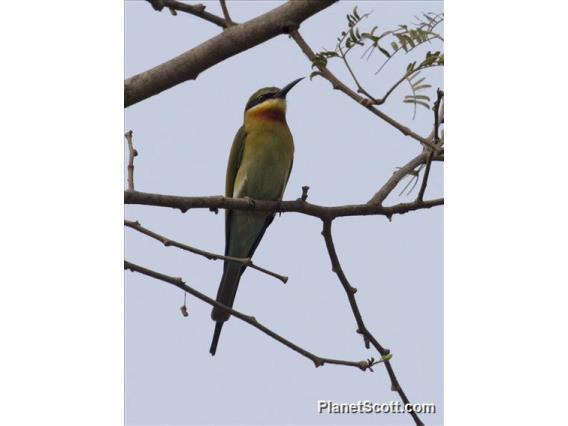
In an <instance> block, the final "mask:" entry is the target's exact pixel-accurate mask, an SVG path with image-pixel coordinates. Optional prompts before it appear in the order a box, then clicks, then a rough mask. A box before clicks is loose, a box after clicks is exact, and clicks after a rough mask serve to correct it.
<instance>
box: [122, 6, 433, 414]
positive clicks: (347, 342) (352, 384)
mask: <svg viewBox="0 0 568 426" xmlns="http://www.w3.org/2000/svg"><path fill="white" fill-rule="evenodd" d="M202 3H204V4H205V5H206V6H207V10H209V11H210V12H212V13H216V14H221V11H220V7H219V4H218V2H216V1H215V2H213V1H205V2H202ZM281 3H282V2H279V1H271V2H269V1H257V2H247V1H239V2H229V8H230V12H231V15H232V17H233V19H234V20H236V21H241V22H242V21H245V20H248V19H250V18H252V17H255V16H258V15H259V14H261V13H264V12H266V11H268V10H270V9H273V8H274V7H276V6H278V5H279V4H281ZM354 5H358V6H359V11H360V12H370V11H372V14H371V15H370V17H369V19H368V21H369V27H372V26H374V25H378V26H379V31H381V30H383V29H384V30H386V29H393V28H395V27H396V26H397V25H399V24H404V23H410V22H412V21H413V16H414V15H417V14H420V12H423V11H432V12H441V11H442V7H443V5H442V2H428V1H404V2H389V1H379V2H373V1H360V2H348V1H345V2H340V3H338V4H335V5H334V6H332V7H330V8H328V9H326V10H324V11H323V12H321V13H319V14H317V15H315V16H313V17H312V18H310V19H308V20H307V21H306V22H304V24H303V25H302V27H301V29H300V32H301V34H302V35H303V37H304V38H305V39H306V41H307V42H308V43H309V44H310V45H311V46H312V48H313V49H314V50H316V51H318V50H321V49H323V48H328V49H332V48H333V47H334V41H335V39H336V37H337V35H338V34H339V32H340V31H341V29H343V28H344V26H345V15H346V14H347V13H348V12H350V11H351V10H352V9H353V6H354ZM125 8H126V9H125V15H126V25H125V26H126V35H125V75H126V76H127V77H128V76H131V75H133V74H136V73H139V72H142V71H144V70H146V69H148V68H150V67H152V66H155V65H157V64H160V63H162V62H164V61H166V60H168V59H171V58H172V57H174V56H176V55H178V54H180V53H182V52H184V51H187V50H189V49H190V48H191V47H193V46H195V45H197V44H199V43H201V42H203V41H205V40H207V39H209V38H210V37H212V36H215V35H217V34H218V33H219V30H220V29H219V27H217V26H215V25H213V24H210V23H208V22H205V21H202V20H200V19H198V18H196V17H193V16H190V15H187V14H184V13H178V16H172V15H171V14H170V13H169V12H167V11H163V12H161V13H158V12H156V11H154V10H153V9H152V8H151V7H150V6H149V4H148V3H147V2H145V1H126V2H125ZM428 49H431V50H435V49H434V47H429V48H427V49H426V50H428ZM354 58H356V57H354ZM382 60H383V59H382V57H381V56H379V54H377V53H375V54H374V56H372V57H371V59H370V60H369V61H365V60H359V59H358V58H356V59H354V60H353V62H352V64H353V66H354V68H355V70H356V73H357V75H358V77H360V79H361V81H362V83H363V84H364V86H365V87H366V88H367V89H368V90H369V91H371V92H372V93H374V94H376V95H377V97H378V96H380V95H382V93H384V91H385V90H386V89H388V88H389V87H390V86H389V85H390V84H392V82H394V81H396V79H398V78H399V77H400V75H401V72H402V71H403V70H404V67H405V66H406V63H407V62H408V60H406V59H405V58H403V59H402V61H401V62H396V61H393V63H392V64H391V65H390V66H389V67H387V68H386V69H385V71H383V72H381V74H379V75H378V76H376V75H374V71H375V70H376V69H377V68H378V66H379V65H380V64H381V63H382ZM405 61H406V62H405ZM330 68H331V69H332V70H333V71H334V72H335V73H336V75H337V76H338V77H339V78H341V79H342V80H343V81H345V82H349V83H350V84H351V82H350V80H349V75H348V73H347V72H346V71H345V69H344V68H342V67H341V66H340V64H339V63H333V62H332V63H330ZM310 71H311V70H310V64H309V62H308V61H307V59H306V57H305V56H304V55H303V53H302V52H301V51H300V49H299V48H298V47H297V45H296V44H295V43H294V42H293V41H291V40H290V39H289V38H288V37H287V36H284V35H282V36H279V37H277V38H274V39H272V40H270V41H268V42H266V43H264V44H262V45H259V46H256V47H254V48H252V49H250V50H248V51H246V52H243V53H241V54H239V55H237V56H235V57H232V58H230V59H228V60H226V61H223V62H222V63H220V64H218V65H216V66H214V67H213V68H210V69H208V70H206V71H205V72H203V73H202V74H201V75H200V76H199V77H198V79H197V80H195V81H190V82H186V83H183V84H181V85H178V86H176V87H174V88H172V89H170V90H168V91H166V92H163V93H161V94H159V95H157V96H154V97H152V98H149V99H147V100H145V101H143V102H141V103H138V104H136V105H133V106H131V107H129V108H127V109H126V110H125V111H126V112H125V129H126V130H129V129H131V130H133V132H134V144H135V147H136V149H137V150H138V152H139V156H138V157H136V162H135V184H136V189H137V190H139V191H144V192H154V193H164V194H176V195H218V194H222V193H223V192H224V181H225V169H226V162H227V158H228V153H229V149H230V145H231V143H232V140H233V137H234V134H235V133H236V131H237V129H238V128H239V127H240V125H241V124H242V114H243V108H244V105H245V103H246V100H247V99H248V97H249V96H250V95H251V94H252V93H253V92H254V91H255V90H256V89H258V88H260V87H263V86H273V85H276V86H283V85H285V84H286V83H288V82H290V81H291V80H293V79H295V78H298V77H301V76H307V75H309V73H310ZM425 75H427V77H428V79H429V82H430V84H432V86H433V88H432V89H431V92H430V95H431V96H432V95H433V93H434V91H435V89H436V88H437V87H441V86H442V78H441V70H440V69H436V70H432V71H430V72H428V73H427V74H426V73H425ZM407 94H408V89H407V88H405V87H404V86H403V87H401V88H400V89H399V90H397V91H396V92H395V93H394V94H393V96H392V98H391V100H390V101H389V102H388V103H387V104H386V105H385V106H384V108H383V110H384V111H385V112H387V113H389V114H391V115H392V116H393V117H394V118H396V119H398V120H399V121H401V122H403V123H404V124H405V125H407V126H409V127H411V128H412V129H413V130H415V131H416V132H417V133H420V134H422V135H428V134H429V133H430V131H431V127H432V113H431V112H429V111H427V110H426V109H423V108H421V109H419V110H418V113H417V116H416V119H414V120H413V119H412V108H411V107H410V106H409V105H407V104H404V103H402V98H403V97H404V95H407ZM287 120H288V124H289V126H290V128H291V131H292V133H293V135H294V141H295V159H294V168H293V170H292V173H291V176H290V180H289V182H288V186H287V189H286V192H285V195H284V199H295V198H297V197H299V196H300V194H301V187H302V186H303V185H308V186H310V192H309V200H310V201H311V202H313V203H317V204H323V205H339V204H348V203H363V202H366V201H367V200H368V199H369V198H371V196H372V195H373V194H374V193H375V192H376V191H377V190H378V189H379V188H380V186H381V185H382V184H383V183H384V182H385V181H386V180H387V179H388V178H389V177H390V175H391V174H392V173H393V172H394V171H395V170H396V167H397V166H402V165H404V164H405V163H406V162H407V161H408V160H410V159H411V158H413V157H414V156H416V155H417V154H418V153H419V152H420V151H421V147H420V146H419V144H418V143H417V142H416V141H414V140H413V139H410V138H407V137H405V136H403V135H402V134H400V132H398V131H397V130H396V129H394V128H392V127H390V126H389V125H388V124H386V123H384V122H382V121H381V120H380V119H378V118H377V117H375V116H374V115H372V114H369V113H368V112H367V111H366V110H364V109H363V108H361V107H360V106H359V105H357V104H356V103H355V102H353V101H352V100H351V99H349V98H348V97H347V96H345V95H344V94H342V93H340V92H338V91H334V90H332V88H331V86H330V84H329V83H328V82H327V81H325V80H323V79H321V78H318V77H316V78H314V79H313V80H312V81H310V80H309V79H306V80H304V81H302V82H301V83H300V84H298V85H297V86H296V87H295V88H294V89H293V90H292V91H291V92H290V94H289V96H288V113H287ZM125 153H126V151H125ZM125 165H126V159H125ZM125 170H126V168H125ZM405 183H406V182H405ZM125 185H126V182H125ZM403 185H404V184H403ZM400 189H401V188H399V189H397V190H395V191H393V194H392V195H391V196H390V197H389V198H388V199H387V204H391V203H392V204H394V203H398V202H401V201H408V200H409V199H410V198H412V197H415V196H416V191H417V189H416V190H415V192H414V193H412V194H411V195H410V198H408V199H407V198H406V197H404V196H399V195H398V193H399V192H400ZM442 190H443V174H442V169H441V165H439V164H436V165H434V166H433V170H432V173H431V177H430V181H429V185H428V189H427V191H426V198H436V197H439V196H441V195H442ZM125 217H126V218H128V219H130V220H138V221H140V222H141V224H142V225H144V226H146V227H148V228H150V229H152V230H154V231H155V232H158V233H161V234H163V235H166V236H168V237H171V238H174V239H176V240H177V241H180V242H183V243H186V244H190V245H193V246H196V247H199V248H202V249H205V250H209V251H214V252H217V253H222V252H223V251H224V215H223V214H222V213H221V214H218V215H215V214H213V213H211V212H209V211H208V210H193V211H189V212H187V213H185V214H182V213H181V212H179V211H176V210H173V209H164V208H158V207H147V206H130V205H127V206H126V207H125ZM320 232H321V223H320V221H319V220H318V219H315V218H311V217H308V216H304V215H300V214H296V213H285V214H282V215H281V216H277V217H276V218H275V220H274V222H273V223H272V225H271V226H270V228H269V229H268V231H267V232H266V234H265V236H264V239H263V240H262V242H261V244H260V246H259V248H258V250H257V252H256V253H255V256H254V261H255V263H257V264H258V265H260V266H263V267H266V268H269V269H271V270H274V271H276V272H278V273H281V274H283V275H287V276H289V278H290V279H289V281H288V283H287V284H286V285H283V284H282V283H281V282H279V281H278V280H275V279H274V278H272V277H269V276H267V275H264V274H262V273H260V272H258V271H255V270H248V271H246V272H245V274H244V275H243V278H242V280H241V283H240V286H239V292H238V295H237V298H236V302H235V306H234V307H235V308H236V309H237V310H239V311H241V312H244V313H247V314H251V315H254V316H255V317H256V318H257V319H258V320H259V321H260V322H262V323H263V324H265V325H266V326H268V327H270V328H271V329H273V330H274V331H276V332H278V333H279V334H281V335H282V336H284V337H286V338H288V339H289V340H291V341H293V342H295V343H297V344H299V345H300V346H302V347H305V348H306V349H307V350H309V351H311V352H313V353H316V354H318V355H321V356H325V357H331V358H341V359H349V360H361V359H365V358H368V357H371V356H374V357H377V354H376V352H374V351H373V350H367V349H365V348H364V346H363V345H362V339H361V338H360V336H359V335H357V334H356V333H355V328H356V325H355V322H354V319H353V316H352V313H351V310H350V308H349V304H348V301H347V298H346V297H345V294H344V291H343V288H342V286H341V284H340V283H339V281H338V280H337V277H336V276H335V275H334V274H333V272H332V271H331V265H330V261H329V258H328V256H327V252H326V250H325V245H324V241H323V238H322V237H321V234H320ZM334 238H335V243H336V249H337V251H338V253H339V256H340V259H341V262H342V265H343V268H344V271H345V273H346V274H347V276H348V278H349V279H350V281H351V283H352V284H353V285H354V286H355V287H357V289H358V292H357V298H358V302H359V306H360V309H361V311H362V314H363V317H364V320H365V322H366V324H367V327H368V328H369V330H371V332H372V333H373V334H374V335H375V337H377V339H378V340H379V341H380V342H381V343H382V344H383V345H384V346H386V347H388V348H389V349H390V350H391V351H392V353H393V359H392V365H393V368H394V369H395V371H396V373H397V376H398V379H399V381H400V383H401V384H402V386H403V388H404V390H405V392H406V394H407V395H408V397H409V398H410V400H411V401H412V402H416V403H419V402H423V403H434V404H436V408H437V413H436V414H435V415H422V416H421V417H422V419H423V421H425V423H426V424H441V423H442V420H443V208H441V207H437V208H434V209H429V210H423V211H419V212H414V213H410V214H406V215H402V216H395V217H393V220H392V221H391V222H389V221H388V220H387V219H385V218H384V217H382V216H373V217H356V218H344V219H338V220H336V221H335V222H334ZM125 251H126V253H125V257H126V259H127V260H129V261H131V262H134V263H138V264H140V265H143V266H145V267H148V268H151V269H154V270H156V271H159V272H162V273H165V274H168V275H173V276H181V277H183V278H184V280H185V281H186V282H187V283H188V284H189V285H191V286H193V287H195V288H196V289H198V290H200V291H202V292H203V293H206V294H208V295H210V296H214V295H215V294H216V291H217V286H218V284H219V280H220V277H221V273H222V267H223V266H222V263H221V262H219V261H209V260H207V259H205V258H203V257H199V256H196V255H193V254H190V253H187V252H184V251H181V250H178V249H176V248H173V247H168V248H166V247H164V246H162V245H161V244H160V243H158V242H157V241H155V240H152V239H150V238H148V237H146V236H143V235H141V234H138V233H136V232H135V231H133V230H131V229H126V230H125ZM183 299H184V297H183V293H182V291H181V290H179V289H177V288H175V287H172V286H170V285H167V284H165V283H162V282H159V281H156V280H153V279H152V278H148V277H145V276H142V275H140V274H134V273H131V272H126V273H125V412H126V424H128V425H166V424H170V425H199V424H203V425H215V424H258V425H276V424H293V425H296V424H298V425H299V424H309V425H311V424H314V425H316V424H317V425H324V424H334V425H335V424H337V425H346V424H352V425H370V424H380V425H387V424H388V425H390V424H395V425H405V424H412V419H411V417H410V416H409V415H408V414H390V415H387V414H350V415H347V414H318V413H317V402H318V400H331V401H334V402H357V401H359V400H363V401H364V400H370V401H373V402H379V403H384V402H386V403H389V402H390V401H397V400H398V394H396V393H394V392H391V391H390V382H389V379H388V376H387V374H386V371H385V369H384V368H383V367H382V366H381V365H378V366H376V368H375V371H374V372H373V373H370V372H364V373H363V372H361V371H359V370H356V369H353V368H349V367H343V366H332V365H326V366H324V367H322V368H317V369H316V368H314V366H313V364H312V362H311V361H309V360H307V359H305V358H303V357H301V356H299V355H298V354H297V353H295V352H293V351H291V350H290V349H288V348H286V347H284V346H282V345H281V344H279V343H278V342H276V341H274V340H272V339H270V338H269V337H268V336H266V335H264V334H262V333H261V332H259V331H258V330H256V329H254V328H252V327H250V326H249V325H248V324H245V323H243V322H241V321H239V320H238V319H235V318H233V319H231V320H230V321H229V322H228V323H227V324H226V325H225V327H224V330H223V334H222V336H221V339H220V343H219V347H218V351H217V355H216V356H215V357H211V355H210V354H209V351H208V350H209V344H210V342H211V336H212V333H213V327H214V323H213V322H212V321H211V319H210V311H211V307H210V306H209V305H206V304H204V303H203V302H201V301H199V300H197V299H194V298H192V297H191V296H188V298H187V305H188V309H189V316H188V317H183V316H182V315H181V313H180V310H179V307H180V306H181V305H182V304H183Z"/></svg>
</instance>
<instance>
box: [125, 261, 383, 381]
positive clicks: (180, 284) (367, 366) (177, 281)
mask: <svg viewBox="0 0 568 426" xmlns="http://www.w3.org/2000/svg"><path fill="white" fill-rule="evenodd" d="M124 269H129V270H131V271H132V272H139V273H141V274H144V275H147V276H149V277H152V278H155V279H157V280H160V281H163V282H166V283H169V284H172V285H174V286H176V287H177V288H180V289H181V290H183V291H185V292H186V293H189V294H191V295H192V296H194V297H196V298H198V299H200V300H202V301H204V302H205V303H208V304H209V305H211V306H215V307H217V308H220V309H222V310H223V311H226V312H228V313H230V314H231V315H232V316H234V317H236V318H238V319H240V320H241V321H244V322H246V323H247V324H250V325H252V326H253V327H254V328H256V329H258V330H260V331H262V332H263V333H265V334H267V335H268V336H270V337H272V338H273V339H274V340H276V341H278V342H280V343H282V344H283V345H285V346H287V347H289V348H290V349H292V350H293V351H296V352H298V353H299V354H300V355H302V356H304V357H306V358H308V359H310V360H311V361H312V362H313V363H314V365H315V366H316V368H317V367H321V366H322V365H325V364H335V365H345V366H348V367H357V368H358V369H360V370H362V371H366V370H370V371H373V370H372V367H373V366H374V365H376V364H378V363H381V362H386V361H385V360H383V359H380V360H378V361H375V359H374V358H370V359H367V360H365V361H344V360H339V359H333V358H324V357H320V356H318V355H314V354H313V353H311V352H308V351H307V350H305V349H303V348H301V347H300V346H298V345H296V344H295V343H292V342H291V341H289V340H288V339H285V338H284V337H282V336H280V335H279V334H277V333H275V332H274V331H272V330H270V329H269V328H268V327H266V326H264V325H262V324H261V323H260V322H258V321H257V319H256V318H255V317H253V316H251V315H246V314H243V313H241V312H239V311H236V310H234V309H232V308H229V307H228V306H225V305H223V304H221V303H219V302H217V301H216V300H214V299H211V298H210V297H208V296H206V295H205V294H203V293H201V292H200V291H198V290H196V289H194V288H193V287H190V286H188V285H187V284H186V283H185V282H184V281H183V280H182V279H181V278H179V277H171V276H169V275H165V274H162V273H159V272H156V271H153V270H151V269H147V268H144V267H143V266H139V265H136V264H134V263H131V262H128V261H126V260H125V261H124Z"/></svg>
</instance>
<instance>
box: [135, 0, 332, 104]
mask: <svg viewBox="0 0 568 426" xmlns="http://www.w3.org/2000/svg"><path fill="white" fill-rule="evenodd" d="M336 1H337V0H320V1H305V0H304V1H288V2H287V3H285V4H283V5H282V6H279V7H277V8H275V9H273V10H271V11H269V12H267V13H265V14H263V15H261V16H258V17H256V18H254V19H251V20H249V21H246V22H244V23H242V24H238V25H234V26H232V27H230V28H227V29H226V30H225V31H223V32H222V33H221V34H219V35H217V36H215V37H213V38H211V39H209V40H207V41H206V42H204V43H202V44H200V45H198V46H196V47H194V48H193V49H191V50H189V51H187V52H185V53H182V54H181V55H179V56H177V57H175V58H173V59H171V60H169V61H167V62H164V63H163V64H161V65H158V66H156V67H154V68H152V69H150V70H148V71H145V72H142V73H140V74H137V75H134V76H132V77H130V78H128V79H127V80H126V81H125V82H124V106H125V107H129V106H131V105H134V104H135V103H137V102H140V101H142V100H144V99H147V98H149V97H151V96H154V95H157V94H158V93H160V92H162V91H164V90H167V89H170V88H172V87H174V86H176V85H178V84H180V83H183V82H184V81H187V80H194V79H196V78H197V76H198V75H199V74H200V73H202V72H203V71H205V70H206V69H208V68H211V67H212V66H214V65H216V64H218V63H219V62H221V61H223V60H225V59H227V58H230V57H231V56H234V55H236V54H238V53H240V52H243V51H245V50H247V49H250V48H251V47H254V46H256V45H258V44H261V43H263V42H265V41H267V40H269V39H271V38H273V37H276V36H278V35H280V34H283V33H288V32H290V30H292V29H294V28H298V27H299V26H300V24H301V23H302V22H303V21H305V20H306V19H308V18H309V17H310V16H312V15H314V14H316V13H317V12H319V11H321V10H323V9H325V8H327V7H329V6H331V5H332V4H333V3H335V2H336Z"/></svg>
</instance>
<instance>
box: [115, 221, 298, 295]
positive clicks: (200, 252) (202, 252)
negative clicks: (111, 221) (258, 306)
mask: <svg viewBox="0 0 568 426" xmlns="http://www.w3.org/2000/svg"><path fill="white" fill-rule="evenodd" d="M124 226H127V227H129V228H132V229H134V230H136V231H138V232H140V233H142V234H144V235H147V236H149V237H150V238H153V239H155V240H157V241H160V242H161V243H162V244H164V245H165V246H166V247H170V246H173V247H177V248H180V249H182V250H186V251H189V252H191V253H194V254H198V255H200V256H203V257H205V258H207V259H209V260H217V259H220V260H227V261H229V262H234V263H240V264H241V265H244V266H248V267H250V268H252V269H256V270H257V271H260V272H263V273H265V274H267V275H270V276H272V277H274V278H276V279H279V280H280V281H282V282H283V283H284V284H286V282H287V281H288V277H285V276H284V275H280V274H277V273H276V272H272V271H269V270H268V269H264V268H261V267H260V266H257V265H255V264H254V263H253V261H252V259H251V258H250V257H247V258H241V257H232V256H223V255H221V254H215V253H211V252H208V251H205V250H201V249H198V248H195V247H192V246H188V245H187V244H183V243H180V242H177V241H174V240H172V239H170V238H167V237H164V236H163V235H160V234H158V233H156V232H154V231H151V230H150V229H148V228H144V227H143V226H142V225H140V223H139V222H138V221H131V220H124Z"/></svg>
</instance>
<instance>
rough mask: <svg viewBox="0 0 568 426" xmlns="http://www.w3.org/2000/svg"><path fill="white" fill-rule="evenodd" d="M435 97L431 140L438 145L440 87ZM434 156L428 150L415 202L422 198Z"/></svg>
mask: <svg viewBox="0 0 568 426" xmlns="http://www.w3.org/2000/svg"><path fill="white" fill-rule="evenodd" d="M436 94H437V98H436V102H434V106H433V108H432V109H433V111H434V129H433V135H432V136H433V142H434V144H436V145H438V143H439V142H440V136H439V132H440V103H441V102H442V99H443V97H444V92H443V91H442V90H440V89H438V90H437V92H436ZM433 156H434V152H433V151H432V150H428V153H427V156H426V157H427V158H426V170H424V176H423V177H422V184H421V185H420V191H419V192H418V196H417V197H416V201H417V202H421V201H422V200H423V199H424V193H425V192H426V186H427V185H428V178H429V176H430V167H431V166H432V158H433Z"/></svg>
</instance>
